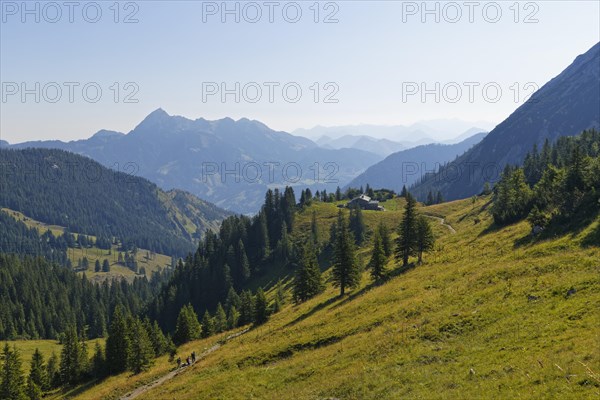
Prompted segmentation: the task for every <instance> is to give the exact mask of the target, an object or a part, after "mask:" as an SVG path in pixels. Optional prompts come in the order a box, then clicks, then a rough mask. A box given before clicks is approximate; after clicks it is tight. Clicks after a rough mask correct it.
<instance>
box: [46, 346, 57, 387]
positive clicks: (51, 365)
mask: <svg viewBox="0 0 600 400" xmlns="http://www.w3.org/2000/svg"><path fill="white" fill-rule="evenodd" d="M46 375H47V376H48V382H49V386H50V387H55V386H58V385H59V384H60V374H59V370H58V357H57V356H56V353H54V352H52V354H51V355H50V358H48V363H47V364H46Z"/></svg>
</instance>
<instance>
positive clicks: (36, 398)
mask: <svg viewBox="0 0 600 400" xmlns="http://www.w3.org/2000/svg"><path fill="white" fill-rule="evenodd" d="M25 393H26V397H27V399H29V400H42V397H43V396H44V392H43V391H42V388H41V387H40V385H38V384H37V383H35V382H34V381H33V379H32V378H31V375H30V376H29V377H27V387H26V389H25Z"/></svg>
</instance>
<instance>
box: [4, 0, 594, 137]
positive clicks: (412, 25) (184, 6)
mask: <svg viewBox="0 0 600 400" xmlns="http://www.w3.org/2000/svg"><path fill="white" fill-rule="evenodd" d="M0 4H1V9H2V22H1V31H0V37H1V39H0V47H1V50H0V80H1V81H2V99H1V101H2V102H1V103H0V106H1V116H0V120H1V122H0V138H1V139H4V140H8V141H9V142H11V143H16V142H20V141H25V140H34V139H62V140H71V139H76V138H84V137H89V136H90V135H92V134H93V133H94V132H96V131H97V130H99V129H103V128H104V129H111V130H118V131H123V132H128V131H129V130H131V129H133V128H134V127H135V125H136V124H137V123H139V122H140V121H141V120H142V119H143V118H144V116H146V115H147V114H148V113H150V112H151V111H153V110H154V109H156V108H158V107H162V108H163V109H165V110H166V111H167V112H169V113H170V114H176V115H183V116H186V117H189V118H198V117H204V118H207V119H218V118H222V117H225V116H229V117H232V118H235V119H238V118H241V117H248V118H251V119H258V120H260V121H263V122H264V123H266V124H267V125H269V126H271V127H272V128H274V129H281V130H288V131H291V130H293V129H296V128H301V127H304V128H308V127H312V126H314V125H349V124H360V123H368V124H387V125H390V124H409V123H412V122H416V121H419V120H427V119H438V118H458V119H462V120H467V121H477V120H484V121H491V122H494V123H498V122H500V121H502V120H503V119H504V118H506V117H507V116H508V115H509V114H510V113H511V112H512V111H514V109H516V108H517V107H518V105H519V104H521V103H522V102H523V101H525V100H526V96H527V95H528V94H530V93H531V92H532V91H533V90H534V89H535V88H536V87H537V86H541V85H543V84H544V83H545V82H547V81H548V80H549V79H551V78H552V77H554V76H555V75H557V74H558V73H559V72H561V71H562V70H563V69H564V68H565V67H567V66H568V65H569V64H570V63H571V62H572V61H573V60H574V58H575V57H576V56H577V55H579V54H581V53H584V52H585V51H587V50H588V49H589V48H590V47H592V46H593V45H594V44H595V43H597V42H598V41H599V40H600V25H599V15H600V6H599V4H600V2H598V1H536V2H519V3H516V5H515V2H514V1H508V2H485V1H484V2H471V3H469V2H450V3H449V2H427V3H426V7H427V9H428V10H429V11H431V12H430V13H429V14H427V13H424V11H426V10H424V9H423V3H422V2H420V1H419V2H400V1H398V2H394V1H385V2H372V1H369V2H367V1H337V2H320V3H317V5H316V6H315V5H314V2H313V1H308V2H297V3H293V2H262V1H259V2H254V3H252V2H231V1H230V2H227V8H228V9H229V10H230V11H231V10H233V12H232V13H229V14H223V13H222V11H223V7H222V2H220V1H219V2H200V1H181V2H160V1H135V2H120V3H118V7H115V6H114V2H113V1H108V2H97V3H93V2H73V3H72V4H73V5H72V6H67V5H65V3H64V2H63V1H58V2H56V3H45V2H28V3H26V4H27V5H26V7H27V10H25V9H24V7H23V5H22V4H23V3H22V2H21V1H16V2H13V1H1V2H0ZM70 7H72V8H70ZM236 8H237V11H236ZM298 9H299V10H300V11H301V15H298V14H297V13H298ZM317 10H318V13H317ZM117 11H118V12H117ZM99 12H100V13H101V15H100V14H98V13H99ZM258 12H260V15H259V14H258ZM270 14H271V15H270ZM236 17H237V18H239V22H236V21H235V19H236ZM36 18H37V19H38V20H39V21H36ZM223 18H225V22H223V21H222V19H223ZM271 18H272V21H270V19H271ZM436 18H437V19H438V21H436ZM315 19H316V20H317V22H315ZM70 20H72V22H71V21H70ZM115 20H116V22H115ZM125 20H128V21H129V22H130V23H125ZM136 20H137V22H136ZM325 20H328V21H329V22H330V23H325ZM470 20H472V22H471V21H470ZM94 21H96V22H94ZM293 21H297V22H293ZM336 21H337V22H336ZM236 82H238V83H239V86H238V87H239V90H236ZM436 84H437V86H436ZM84 87H85V90H84ZM284 87H285V91H284ZM484 87H485V90H484ZM223 88H225V89H227V90H229V92H227V93H228V94H226V95H225V98H224V99H223V98H222V97H221V91H222V89H223ZM298 88H299V89H300V90H301V91H302V94H301V95H299V94H297V90H298ZM98 89H100V90H101V92H102V93H101V95H99V94H97V90H98ZM422 89H426V90H429V92H428V94H427V95H426V96H425V97H424V98H422V96H421V94H422ZM24 90H26V91H25V92H24ZM498 90H500V91H501V93H500V92H498ZM259 91H260V93H261V94H262V96H261V97H260V99H259V98H258V93H259ZM270 95H271V96H272V98H270ZM315 95H317V98H315ZM236 96H237V97H239V99H236ZM436 96H437V97H439V98H437V99H436ZM36 97H37V98H36ZM236 100H239V102H236ZM326 100H327V101H326ZM336 100H337V102H331V101H336ZM132 101H133V102H132Z"/></svg>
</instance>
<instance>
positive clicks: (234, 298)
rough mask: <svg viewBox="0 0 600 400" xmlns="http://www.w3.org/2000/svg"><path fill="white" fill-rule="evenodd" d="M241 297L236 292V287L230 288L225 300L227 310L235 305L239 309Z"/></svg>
mask: <svg viewBox="0 0 600 400" xmlns="http://www.w3.org/2000/svg"><path fill="white" fill-rule="evenodd" d="M241 303H242V301H241V299H240V296H239V295H238V294H237V293H236V292H235V289H234V288H230V289H229V292H228V293H227V299H226V300H225V308H226V309H227V311H228V312H229V310H230V309H231V307H235V308H236V309H239V308H240V306H241Z"/></svg>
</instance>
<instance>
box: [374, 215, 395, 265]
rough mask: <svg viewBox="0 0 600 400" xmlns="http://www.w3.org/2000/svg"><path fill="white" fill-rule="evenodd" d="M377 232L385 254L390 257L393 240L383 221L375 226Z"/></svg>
mask: <svg viewBox="0 0 600 400" xmlns="http://www.w3.org/2000/svg"><path fill="white" fill-rule="evenodd" d="M377 232H378V233H379V238H380V239H381V245H382V246H383V252H384V253H385V256H386V257H390V256H391V255H392V254H393V253H394V249H393V242H392V238H391V236H390V230H389V228H388V227H387V225H386V224H385V223H383V221H382V222H380V223H379V225H378V226H377Z"/></svg>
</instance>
